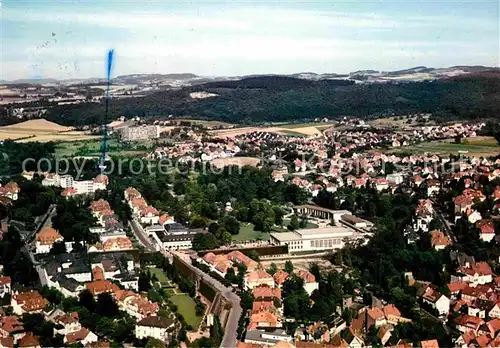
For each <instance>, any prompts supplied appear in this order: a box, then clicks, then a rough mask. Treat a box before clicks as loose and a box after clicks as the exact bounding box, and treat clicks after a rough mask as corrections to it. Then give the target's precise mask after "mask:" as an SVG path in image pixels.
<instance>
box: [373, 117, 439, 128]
mask: <svg viewBox="0 0 500 348" xmlns="http://www.w3.org/2000/svg"><path fill="white" fill-rule="evenodd" d="M417 118H418V117H410V118H409V117H408V116H407V115H404V116H392V117H382V118H377V119H375V120H371V121H368V122H367V123H368V124H369V125H370V126H373V127H377V128H393V129H403V128H404V127H409V126H416V125H418V123H417ZM423 118H425V119H427V120H428V121H427V122H426V123H425V125H426V126H434V125H435V122H434V121H433V120H432V119H430V115H425V116H423ZM408 121H411V122H408Z"/></svg>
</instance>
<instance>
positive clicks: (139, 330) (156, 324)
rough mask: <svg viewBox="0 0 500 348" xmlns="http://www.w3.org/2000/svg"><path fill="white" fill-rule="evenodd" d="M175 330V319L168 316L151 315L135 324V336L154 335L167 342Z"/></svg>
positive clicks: (145, 336)
mask: <svg viewBox="0 0 500 348" xmlns="http://www.w3.org/2000/svg"><path fill="white" fill-rule="evenodd" d="M173 331H174V321H173V320H171V319H168V318H163V317H157V316H149V317H146V318H144V319H142V320H140V321H138V322H137V323H136V324H135V337H136V338H137V339H140V340H141V339H143V338H147V337H153V338H156V339H158V340H161V341H163V342H165V343H168V342H170V339H171V337H172V334H173Z"/></svg>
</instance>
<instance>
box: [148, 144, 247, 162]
mask: <svg viewBox="0 0 500 348" xmlns="http://www.w3.org/2000/svg"><path fill="white" fill-rule="evenodd" d="M239 152H241V149H240V147H239V146H238V145H236V144H235V142H233V141H228V142H226V143H224V142H202V141H201V140H198V141H191V142H182V143H177V144H174V145H172V146H168V147H158V148H156V149H155V150H154V151H153V152H151V153H150V154H148V155H147V156H146V158H152V159H163V158H172V159H173V158H177V159H179V160H180V161H181V162H191V161H193V162H196V161H199V160H202V161H211V160H214V159H217V158H230V157H234V156H235V155H236V154H237V153H239Z"/></svg>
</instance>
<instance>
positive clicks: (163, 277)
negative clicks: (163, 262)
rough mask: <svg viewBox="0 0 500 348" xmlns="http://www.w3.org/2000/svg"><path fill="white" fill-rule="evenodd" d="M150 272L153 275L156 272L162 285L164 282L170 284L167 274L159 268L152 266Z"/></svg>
mask: <svg viewBox="0 0 500 348" xmlns="http://www.w3.org/2000/svg"><path fill="white" fill-rule="evenodd" d="M149 274H151V276H153V274H154V275H155V276H156V278H158V281H159V282H160V283H161V284H162V285H164V284H167V285H168V284H169V283H170V281H169V279H168V278H167V275H166V274H165V273H164V272H163V271H162V270H161V269H159V268H156V267H153V268H150V269H149Z"/></svg>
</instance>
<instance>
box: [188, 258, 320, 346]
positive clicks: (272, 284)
mask: <svg viewBox="0 0 500 348" xmlns="http://www.w3.org/2000/svg"><path fill="white" fill-rule="evenodd" d="M198 261H199V262H200V263H203V264H205V265H207V266H208V267H210V270H211V271H213V272H216V273H218V274H219V275H220V276H225V275H226V274H227V272H228V270H229V269H231V268H232V269H233V270H234V271H235V273H238V265H244V266H245V268H246V273H245V275H244V288H245V290H247V291H249V292H251V293H252V296H253V298H254V302H253V308H252V309H251V310H250V313H249V323H248V325H247V332H246V335H245V342H246V343H248V344H265V345H270V344H274V343H278V342H280V341H281V342H292V341H293V337H292V336H290V335H287V334H286V332H285V330H284V320H285V318H284V316H283V299H282V296H281V288H282V286H283V283H284V282H285V281H286V280H287V279H288V278H289V277H290V276H296V277H299V278H301V279H302V280H303V284H304V285H303V286H304V289H305V291H306V292H307V293H308V294H309V295H311V294H312V293H313V291H314V290H317V289H318V287H319V284H318V282H316V279H315V277H314V275H313V274H311V273H310V272H309V271H306V270H303V269H297V270H295V271H294V273H293V274H288V273H287V272H285V271H284V270H278V271H277V272H276V273H275V274H274V275H271V274H269V273H267V272H266V271H265V270H263V268H262V266H261V265H260V264H259V263H258V262H256V261H254V260H252V259H251V258H249V257H248V256H247V255H245V254H243V253H242V252H240V251H231V252H230V253H227V254H217V255H216V254H214V253H211V252H209V253H207V254H205V255H203V257H201V258H199V259H198Z"/></svg>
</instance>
